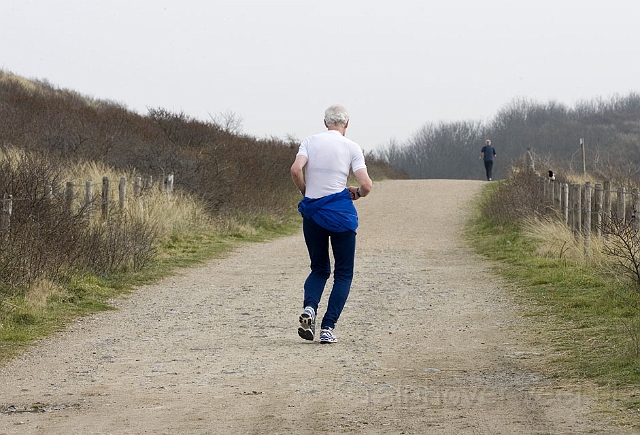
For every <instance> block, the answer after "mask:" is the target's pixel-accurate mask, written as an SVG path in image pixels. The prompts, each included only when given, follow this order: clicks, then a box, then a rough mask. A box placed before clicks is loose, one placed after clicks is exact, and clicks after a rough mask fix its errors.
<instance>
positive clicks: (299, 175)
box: [291, 155, 307, 195]
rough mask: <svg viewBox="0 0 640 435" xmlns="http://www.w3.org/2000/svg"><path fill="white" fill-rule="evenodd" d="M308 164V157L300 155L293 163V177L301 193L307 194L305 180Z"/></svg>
mask: <svg viewBox="0 0 640 435" xmlns="http://www.w3.org/2000/svg"><path fill="white" fill-rule="evenodd" d="M306 164H307V157H306V156H303V155H298V156H297V157H296V160H295V161H294V162H293V165H291V178H292V179H293V182H294V184H295V185H296V187H297V188H298V190H299V191H300V193H301V194H303V195H304V194H305V192H306V190H307V185H306V183H305V181H304V166H305V165H306Z"/></svg>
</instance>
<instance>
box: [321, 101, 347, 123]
mask: <svg viewBox="0 0 640 435" xmlns="http://www.w3.org/2000/svg"><path fill="white" fill-rule="evenodd" d="M324 122H326V123H327V126H328V127H333V126H338V127H344V126H345V125H347V122H349V112H347V109H345V108H344V107H343V106H339V105H334V106H330V107H329V108H328V109H327V110H325V111H324Z"/></svg>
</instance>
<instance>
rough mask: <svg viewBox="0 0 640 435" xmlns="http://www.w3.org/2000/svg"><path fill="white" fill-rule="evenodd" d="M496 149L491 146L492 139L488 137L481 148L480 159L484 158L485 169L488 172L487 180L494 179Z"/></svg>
mask: <svg viewBox="0 0 640 435" xmlns="http://www.w3.org/2000/svg"><path fill="white" fill-rule="evenodd" d="M496 155H497V154H496V149H495V148H494V147H492V146H491V141H490V140H489V139H487V140H486V141H485V143H484V146H483V147H482V150H480V159H482V160H484V169H485V171H486V172H487V181H491V180H492V179H493V174H492V171H493V159H494V158H495V157H496Z"/></svg>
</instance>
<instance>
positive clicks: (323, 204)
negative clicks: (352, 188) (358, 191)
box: [298, 189, 358, 233]
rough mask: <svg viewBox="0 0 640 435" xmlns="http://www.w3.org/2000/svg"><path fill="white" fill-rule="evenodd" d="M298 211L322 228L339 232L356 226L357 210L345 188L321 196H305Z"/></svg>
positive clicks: (350, 229) (352, 229) (353, 229)
mask: <svg viewBox="0 0 640 435" xmlns="http://www.w3.org/2000/svg"><path fill="white" fill-rule="evenodd" d="M298 211H299V212H300V213H301V214H302V216H303V217H305V218H311V219H313V220H314V221H315V223H317V224H318V225H320V226H321V227H322V228H324V229H326V230H329V231H333V232H336V233H340V232H343V231H355V230H356V228H358V212H357V211H356V208H355V207H354V205H353V201H352V200H351V194H350V193H349V191H348V190H347V189H344V190H343V191H342V192H338V193H334V194H333V195H327V196H323V197H322V198H307V197H305V198H304V199H303V200H302V201H300V203H299V204H298Z"/></svg>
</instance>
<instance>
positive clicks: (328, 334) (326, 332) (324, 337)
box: [320, 327, 338, 344]
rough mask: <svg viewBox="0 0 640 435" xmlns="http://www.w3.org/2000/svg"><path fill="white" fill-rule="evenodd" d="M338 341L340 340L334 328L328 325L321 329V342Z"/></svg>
mask: <svg viewBox="0 0 640 435" xmlns="http://www.w3.org/2000/svg"><path fill="white" fill-rule="evenodd" d="M337 341H338V339H337V338H336V336H335V335H334V334H333V328H329V327H326V328H322V329H321V330H320V343H321V344H330V343H336V342H337Z"/></svg>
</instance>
